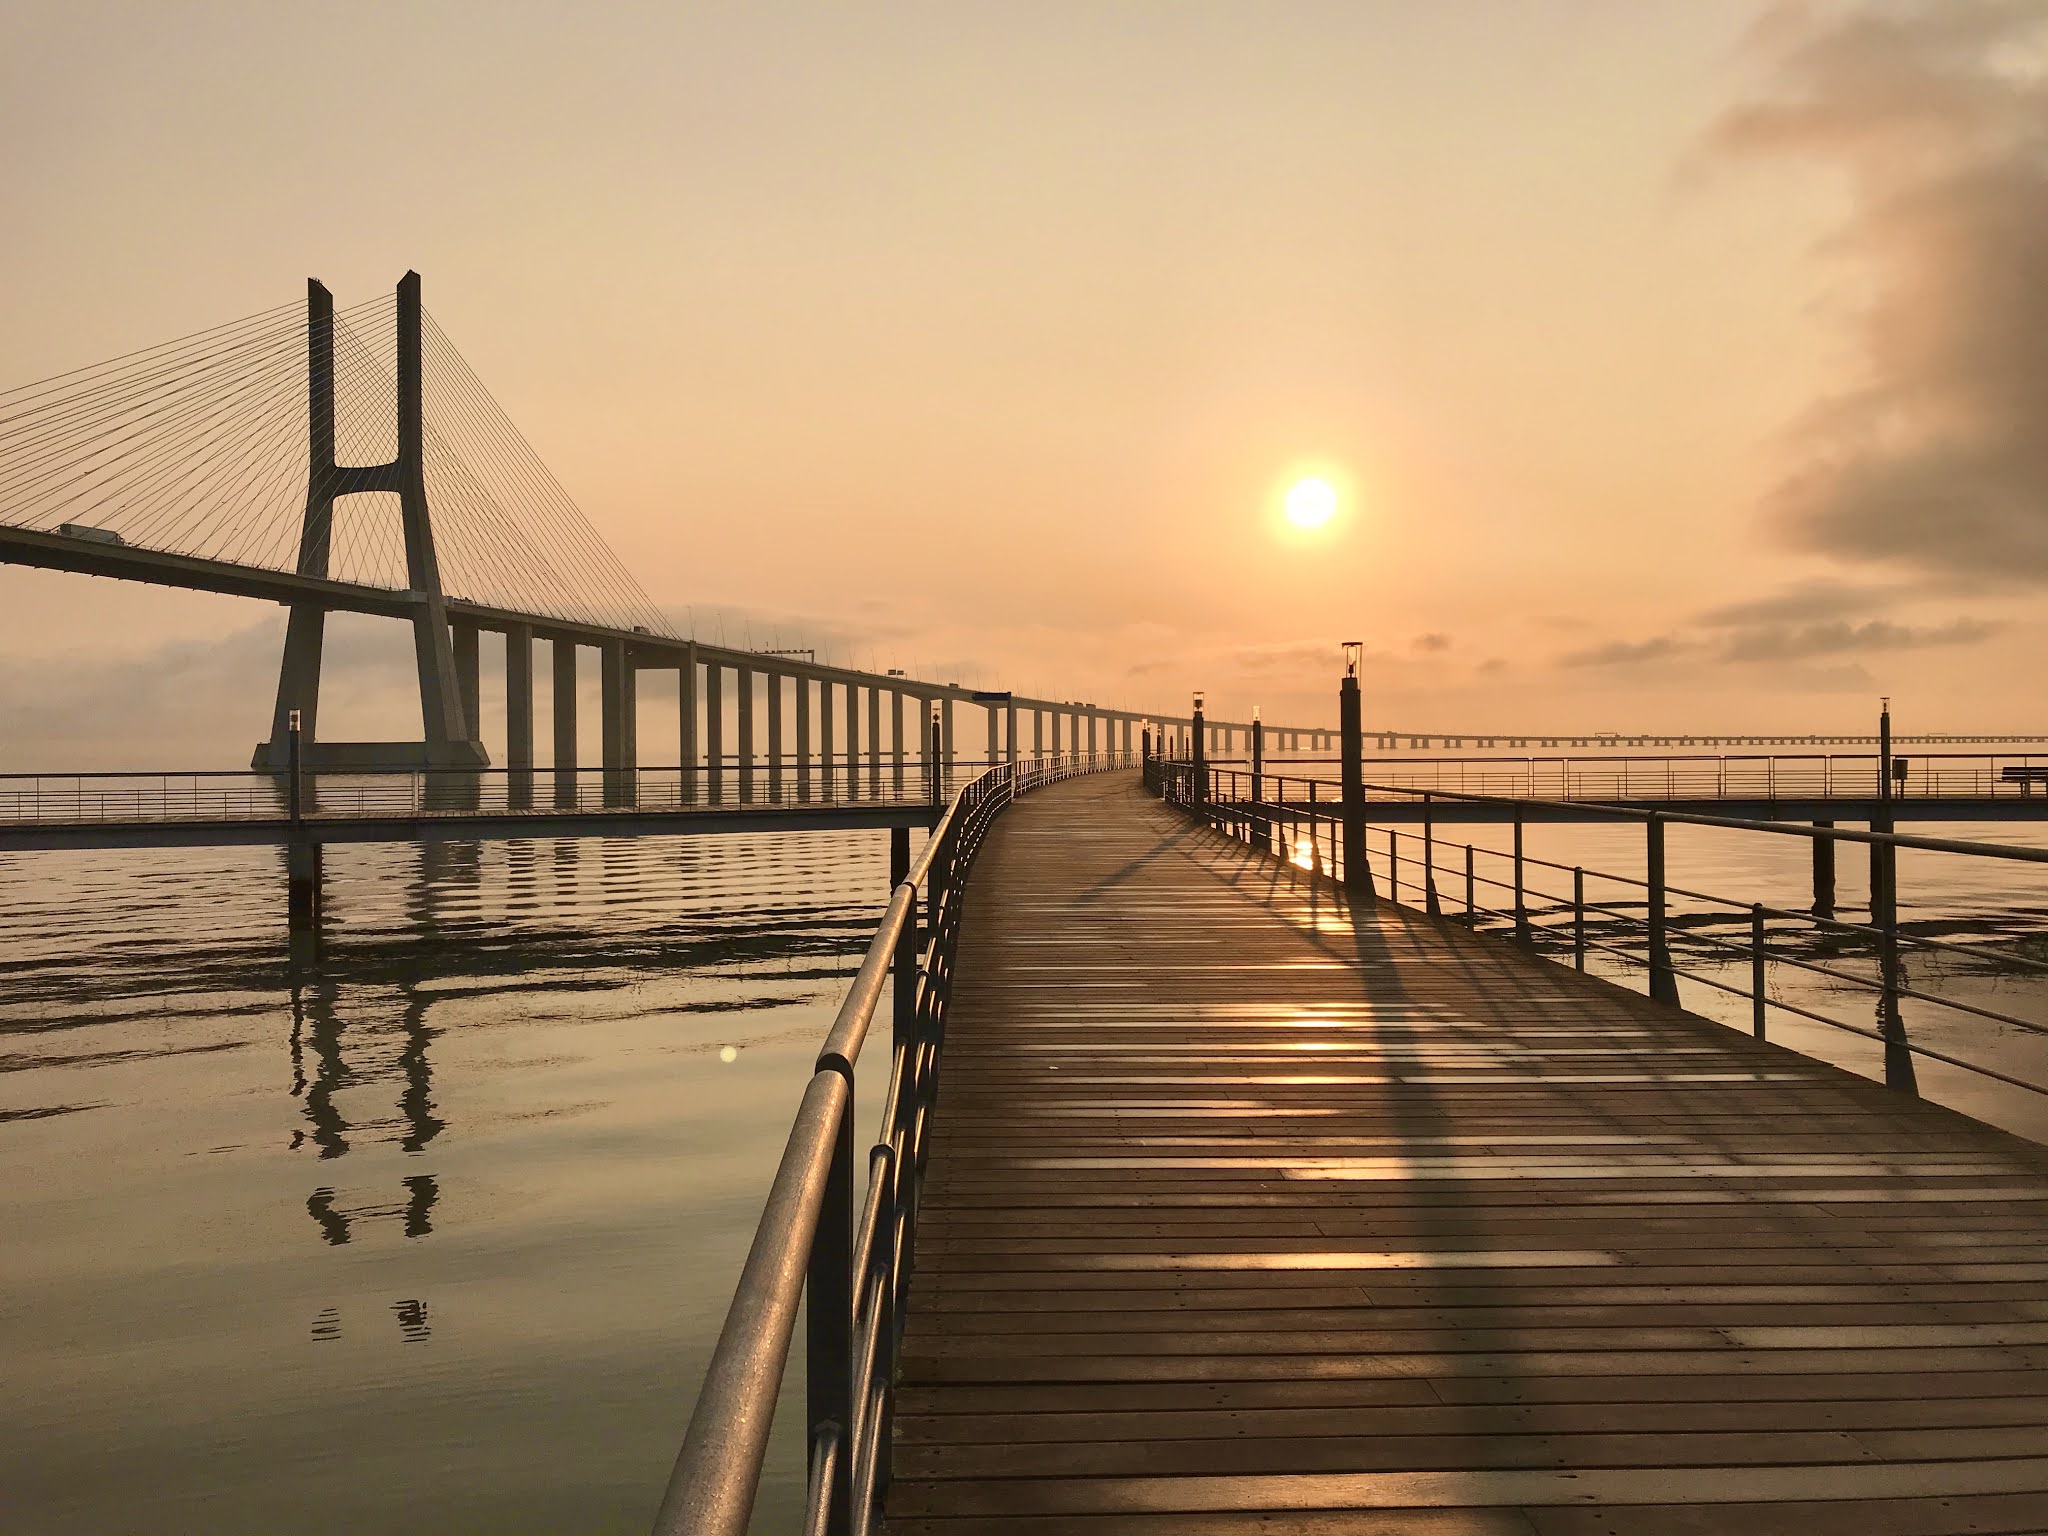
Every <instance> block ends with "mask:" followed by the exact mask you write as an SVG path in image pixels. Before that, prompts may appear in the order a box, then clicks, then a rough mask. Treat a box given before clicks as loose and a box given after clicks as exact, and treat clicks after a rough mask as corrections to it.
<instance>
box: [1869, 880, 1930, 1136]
mask: <svg viewBox="0 0 2048 1536" xmlns="http://www.w3.org/2000/svg"><path fill="white" fill-rule="evenodd" d="M1871 853H1872V855H1873V857H1872V859H1871V874H1872V876H1873V877H1874V878H1873V879H1872V881H1871V886H1872V890H1871V894H1870V903H1871V905H1872V906H1873V907H1874V908H1876V909H1877V910H1876V912H1875V913H1874V914H1873V915H1874V916H1875V918H1876V923H1877V929H1878V970H1879V980H1880V984H1881V986H1882V991H1881V992H1880V994H1879V998H1878V1030H1879V1033H1881V1034H1882V1035H1883V1036H1884V1081H1885V1086H1886V1087H1887V1088H1897V1089H1899V1090H1900V1091H1901V1092H1904V1093H1911V1094H1916V1095H1917V1094H1918V1093H1919V1092H1920V1080H1919V1073H1918V1072H1917V1070H1916V1069H1915V1068H1914V1065H1913V1052H1912V1049H1911V1047H1909V1046H1908V1045H1907V1043H1906V1021H1905V1019H1904V1018H1903V1017H1901V1016H1900V1013H1899V987H1900V984H1901V978H1900V974H1899V900H1898V868H1899V866H1898V855H1899V851H1898V849H1896V848H1895V847H1893V846H1892V845H1891V844H1890V843H1882V844H1873V845H1872V847H1871Z"/></svg>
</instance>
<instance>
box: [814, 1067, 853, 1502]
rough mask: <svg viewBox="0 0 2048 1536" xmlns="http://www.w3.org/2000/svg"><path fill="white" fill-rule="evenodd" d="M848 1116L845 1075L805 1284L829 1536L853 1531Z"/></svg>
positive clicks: (850, 1124) (849, 1105) (850, 1091)
mask: <svg viewBox="0 0 2048 1536" xmlns="http://www.w3.org/2000/svg"><path fill="white" fill-rule="evenodd" d="M853 1110H854V1098H853V1076H852V1074H851V1073H850V1072H849V1073H847V1074H846V1095H845V1098H844V1099H843V1100H842V1101H841V1104H840V1110H839V1127H838V1130H837V1132H836V1133H835V1134H834V1136H833V1139H832V1168H831V1171H830V1172H829V1173H828V1174H827V1175H826V1177H825V1200H824V1204H823V1205H822V1206H821V1207H820V1208H819V1211H818V1231H817V1235H816V1236H815V1237H814V1238H813V1239H812V1240H811V1263H810V1268H809V1270H808V1272H807V1274H806V1277H805V1280H804V1406H805V1419H806V1422H807V1425H808V1427H809V1430H810V1433H809V1434H808V1435H806V1436H805V1442H804V1448H805V1452H806V1454H807V1455H808V1452H809V1450H810V1447H811V1446H813V1445H815V1444H817V1441H818V1437H819V1436H820V1435H821V1434H824V1433H826V1432H827V1430H828V1429H833V1430H836V1431H837V1432H838V1435H839V1446H840V1450H839V1455H838V1456H837V1457H836V1458H834V1461H833V1468H832V1488H831V1492H830V1494H829V1495H828V1497H827V1500H826V1514H825V1532H826V1536H849V1533H850V1532H851V1531H852V1529H853V1459H854V1457H853V1452H854V1447H853V1445H852V1443H851V1442H852V1437H853V1393H854V1380H853V1223H854V1210H853Z"/></svg>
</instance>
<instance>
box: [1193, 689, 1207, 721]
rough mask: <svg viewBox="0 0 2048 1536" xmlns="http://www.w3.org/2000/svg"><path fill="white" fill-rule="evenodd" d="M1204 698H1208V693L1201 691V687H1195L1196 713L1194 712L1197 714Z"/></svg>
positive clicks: (1200, 710)
mask: <svg viewBox="0 0 2048 1536" xmlns="http://www.w3.org/2000/svg"><path fill="white" fill-rule="evenodd" d="M1206 698H1208V695H1207V694H1205V693H1204V692H1202V690H1201V689H1199V688H1197V689H1196V690H1195V713H1196V714H1198V715H1199V714H1200V713H1201V712H1202V701H1203V700H1205V699H1206Z"/></svg>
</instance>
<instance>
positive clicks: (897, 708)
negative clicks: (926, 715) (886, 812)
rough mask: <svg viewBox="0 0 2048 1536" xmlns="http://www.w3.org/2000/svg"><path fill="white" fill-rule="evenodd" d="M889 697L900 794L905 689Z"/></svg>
mask: <svg viewBox="0 0 2048 1536" xmlns="http://www.w3.org/2000/svg"><path fill="white" fill-rule="evenodd" d="M889 699H890V704H889V710H890V713H891V714H892V715H893V716H894V717H895V722H896V724H895V733H894V735H892V736H891V737H890V742H891V745H890V749H889V763H890V770H891V774H892V778H891V787H892V788H893V789H894V790H895V792H896V793H897V794H899V795H900V794H902V793H903V751H904V746H905V740H904V734H903V733H904V731H905V730H906V729H907V728H908V727H907V725H906V723H905V721H904V719H903V690H902V689H901V688H898V689H896V690H895V691H894V692H893V693H891V694H890V695H889ZM909 867H910V866H909V865H907V864H906V865H905V866H904V868H905V869H906V870H907V869H908V868H909Z"/></svg>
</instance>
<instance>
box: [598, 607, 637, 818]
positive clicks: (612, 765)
mask: <svg viewBox="0 0 2048 1536" xmlns="http://www.w3.org/2000/svg"><path fill="white" fill-rule="evenodd" d="M598 679H599V685H600V686H599V704H600V709H599V717H600V718H599V731H600V735H601V739H602V755H603V765H604V798H605V804H607V805H630V804H632V803H633V798H634V794H633V791H634V782H633V781H634V778H635V769H636V767H637V760H638V757H639V753H638V746H639V743H638V741H637V740H636V738H637V736H638V734H639V732H638V715H639V690H638V688H637V687H636V686H635V685H634V674H633V658H632V657H631V656H629V655H628V654H627V653H626V642H625V641H623V640H607V641H606V642H605V643H604V645H603V647H602V648H601V649H600V650H599V652H598Z"/></svg>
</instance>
